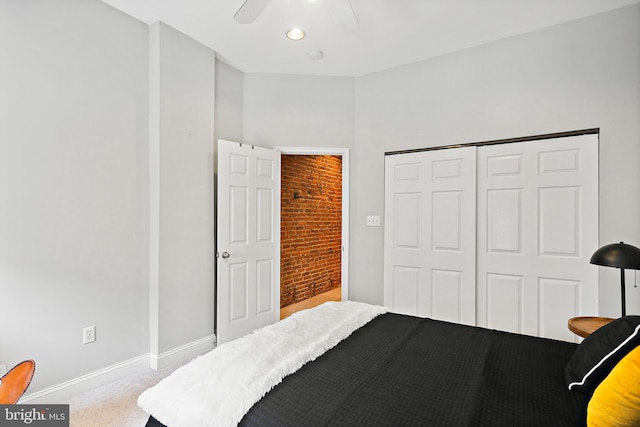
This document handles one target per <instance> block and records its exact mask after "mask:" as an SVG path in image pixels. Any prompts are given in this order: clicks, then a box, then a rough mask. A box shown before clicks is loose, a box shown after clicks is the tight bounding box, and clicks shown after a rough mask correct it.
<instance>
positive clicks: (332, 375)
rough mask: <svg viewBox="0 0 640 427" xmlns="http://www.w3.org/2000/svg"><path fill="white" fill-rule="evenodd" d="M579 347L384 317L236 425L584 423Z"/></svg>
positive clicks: (542, 426)
mask: <svg viewBox="0 0 640 427" xmlns="http://www.w3.org/2000/svg"><path fill="white" fill-rule="evenodd" d="M575 348H576V344H571V343H567V342H562V341H554V340H549V339H544V338H536V337H530V336H524V335H518V334H510V333H506V332H499V331H494V330H488V329H483V328H476V327H470V326H463V325H458V324H453V323H447V322H442V321H437V320H431V319H424V318H417V317H411V316H404V315H398V314H391V313H388V314H384V315H382V316H379V317H377V318H376V319H374V320H372V321H371V322H369V323H368V324H366V325H365V326H363V327H362V328H360V329H358V330H357V331H356V332H354V333H353V334H352V335H351V336H350V337H349V338H347V339H346V340H345V341H343V342H341V343H340V344H338V345H337V346H336V347H335V348H333V349H331V350H329V351H328V352H327V353H325V354H324V355H322V356H320V357H319V358H318V359H316V360H315V361H313V362H310V363H307V364H306V365H305V366H303V367H302V368H301V369H300V370H299V371H298V372H296V373H295V374H292V375H290V376H288V377H286V378H285V379H284V380H283V381H282V383H281V384H279V385H278V386H276V387H274V388H273V389H272V390H271V391H270V392H269V393H268V394H267V395H266V396H265V397H264V398H263V399H262V400H260V401H259V402H258V403H256V404H255V405H254V406H253V407H252V408H251V409H250V411H249V412H248V413H247V414H246V415H245V417H244V418H243V419H242V422H241V425H243V426H251V427H255V426H259V427H261V426H264V427H267V426H273V427H286V426H292V427H293V426H295V427H301V426H436V427H445V426H455V427H464V426H470V427H471V426H474V427H476V426H491V427H518V426H523V427H526V426H531V427H555V426H558V427H559V426H584V425H585V413H586V400H585V395H582V394H580V393H576V392H571V391H569V390H568V389H567V387H566V385H565V384H564V367H565V365H566V363H567V361H568V360H569V358H570V357H571V355H572V354H573V352H574V351H575ZM147 426H149V427H151V426H161V424H160V423H158V422H157V421H156V420H154V419H153V418H150V420H149V423H148V424H147Z"/></svg>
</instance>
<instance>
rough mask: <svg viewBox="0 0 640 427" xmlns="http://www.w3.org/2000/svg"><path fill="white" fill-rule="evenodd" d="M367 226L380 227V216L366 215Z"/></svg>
mask: <svg viewBox="0 0 640 427" xmlns="http://www.w3.org/2000/svg"><path fill="white" fill-rule="evenodd" d="M367 227H380V217H379V216H378V215H368V216H367Z"/></svg>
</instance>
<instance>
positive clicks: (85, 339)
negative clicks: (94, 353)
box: [82, 326, 96, 344]
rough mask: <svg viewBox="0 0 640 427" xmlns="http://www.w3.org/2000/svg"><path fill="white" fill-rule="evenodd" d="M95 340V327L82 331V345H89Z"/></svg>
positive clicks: (88, 327)
mask: <svg viewBox="0 0 640 427" xmlns="http://www.w3.org/2000/svg"><path fill="white" fill-rule="evenodd" d="M95 340H96V327H95V326H87V327H86V328H84V329H83V330H82V344H89V343H91V342H94V341H95Z"/></svg>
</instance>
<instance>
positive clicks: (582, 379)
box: [564, 316, 640, 394]
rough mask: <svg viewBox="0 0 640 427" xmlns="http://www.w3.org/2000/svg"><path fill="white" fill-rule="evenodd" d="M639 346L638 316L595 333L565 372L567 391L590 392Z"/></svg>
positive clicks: (627, 318)
mask: <svg viewBox="0 0 640 427" xmlns="http://www.w3.org/2000/svg"><path fill="white" fill-rule="evenodd" d="M638 345H640V316H625V317H621V318H619V319H616V320H614V321H613V322H611V323H608V324H606V325H604V326H603V327H601V328H599V329H597V330H596V331H594V332H593V333H592V334H591V335H589V336H588V337H587V338H585V339H584V341H583V342H582V344H580V345H579V346H578V348H577V349H576V351H575V353H573V356H571V359H569V363H567V366H566V368H565V370H564V376H565V379H566V381H567V384H568V386H569V390H575V391H580V392H583V393H589V394H591V393H593V392H594V391H595V389H596V387H598V384H600V382H602V380H604V379H605V378H606V376H607V375H609V372H611V370H612V369H613V368H614V366H616V364H617V363H618V362H619V361H620V360H621V359H622V358H623V357H624V356H626V355H627V353H629V352H630V351H631V350H633V349H634V348H636V347H637V346H638Z"/></svg>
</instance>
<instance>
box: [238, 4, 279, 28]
mask: <svg viewBox="0 0 640 427" xmlns="http://www.w3.org/2000/svg"><path fill="white" fill-rule="evenodd" d="M270 1H271V0H246V1H245V2H244V3H243V4H242V6H240V9H238V11H237V12H236V14H235V15H233V18H234V19H235V20H236V21H237V22H238V23H239V24H251V23H252V22H253V21H255V20H256V18H257V17H258V16H259V15H260V13H262V11H263V10H264V8H265V7H267V5H268V4H269V2H270Z"/></svg>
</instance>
